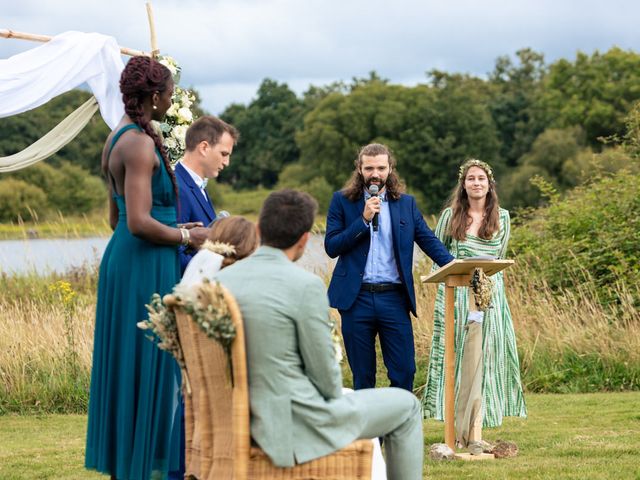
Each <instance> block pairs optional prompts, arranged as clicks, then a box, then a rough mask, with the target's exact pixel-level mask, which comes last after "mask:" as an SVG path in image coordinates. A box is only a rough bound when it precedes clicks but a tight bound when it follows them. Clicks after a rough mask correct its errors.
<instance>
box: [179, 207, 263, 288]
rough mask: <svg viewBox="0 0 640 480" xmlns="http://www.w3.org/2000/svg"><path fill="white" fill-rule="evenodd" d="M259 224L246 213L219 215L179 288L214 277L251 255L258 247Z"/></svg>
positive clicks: (187, 269) (188, 267) (192, 260)
mask: <svg viewBox="0 0 640 480" xmlns="http://www.w3.org/2000/svg"><path fill="white" fill-rule="evenodd" d="M258 243H259V241H258V231H257V230H256V225H255V224H254V223H253V222H250V221H249V220H247V219H246V218H244V217H240V216H231V217H224V218H219V219H217V220H216V221H215V222H214V223H213V226H212V227H211V231H210V232H209V235H208V237H207V240H206V241H205V242H204V243H203V245H202V247H200V250H199V251H198V253H197V254H196V255H195V256H194V257H193V258H192V259H191V261H190V262H189V264H188V265H187V268H186V270H185V271H184V275H183V276H182V280H180V283H179V284H178V291H180V290H181V289H188V288H190V287H192V286H194V285H196V284H199V283H201V282H202V281H203V280H204V279H208V280H210V281H212V280H213V278H214V277H215V275H216V274H217V273H218V272H219V271H220V270H221V269H223V268H224V267H227V266H229V265H231V264H233V263H235V262H236V261H238V260H241V259H243V258H245V257H247V256H249V255H251V254H252V253H253V252H254V251H255V249H256V248H258Z"/></svg>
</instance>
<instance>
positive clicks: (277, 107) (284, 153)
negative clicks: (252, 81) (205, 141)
mask: <svg viewBox="0 0 640 480" xmlns="http://www.w3.org/2000/svg"><path fill="white" fill-rule="evenodd" d="M301 115H302V106H301V104H300V101H299V100H298V99H297V97H296V95H295V93H294V92H293V91H291V90H290V89H289V87H288V86H287V85H286V84H279V83H277V82H275V81H273V80H270V79H265V80H263V82H262V84H261V85H260V87H259V89H258V93H257V98H256V99H255V100H253V101H252V102H251V103H250V104H249V106H247V107H245V106H242V105H232V106H230V107H229V108H227V109H226V110H225V111H224V112H223V113H222V115H221V118H222V119H224V120H225V121H227V122H229V123H231V124H232V125H234V126H235V127H236V128H237V129H238V130H240V135H241V137H240V141H239V142H238V145H237V146H236V147H235V148H234V151H233V156H232V159H231V163H230V165H229V167H227V168H226V169H225V170H224V171H223V172H222V174H221V175H220V181H221V182H227V183H230V184H231V185H233V186H234V188H236V189H247V188H255V187H258V186H263V187H266V188H271V187H273V186H274V185H275V184H276V182H277V181H278V174H279V172H280V171H281V170H282V168H283V167H284V166H285V165H287V164H289V163H292V162H294V161H296V160H297V159H298V147H297V146H296V144H295V141H294V136H295V131H296V128H298V126H299V124H300V123H301Z"/></svg>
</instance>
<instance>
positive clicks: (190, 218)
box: [175, 162, 216, 273]
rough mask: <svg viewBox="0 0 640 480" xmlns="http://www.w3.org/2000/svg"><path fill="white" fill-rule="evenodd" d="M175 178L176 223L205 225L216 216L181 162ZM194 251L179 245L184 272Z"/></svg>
mask: <svg viewBox="0 0 640 480" xmlns="http://www.w3.org/2000/svg"><path fill="white" fill-rule="evenodd" d="M175 173H176V180H177V181H178V195H179V198H178V202H179V203H178V223H188V222H202V223H203V224H204V226H205V227H206V226H207V225H209V224H210V223H211V222H213V220H215V218H216V211H215V210H214V208H213V204H212V203H211V200H207V199H206V198H205V197H204V195H202V191H201V190H200V188H199V187H198V185H196V182H194V181H193V178H192V177H191V175H189V172H187V170H186V169H185V168H184V167H183V166H182V164H181V163H179V162H178V163H177V164H176V169H175ZM194 255H195V252H193V253H189V252H188V251H186V247H183V246H180V248H179V249H178V256H179V258H180V270H181V272H182V273H184V270H185V268H187V264H188V263H189V262H190V261H191V258H192V257H193V256H194Z"/></svg>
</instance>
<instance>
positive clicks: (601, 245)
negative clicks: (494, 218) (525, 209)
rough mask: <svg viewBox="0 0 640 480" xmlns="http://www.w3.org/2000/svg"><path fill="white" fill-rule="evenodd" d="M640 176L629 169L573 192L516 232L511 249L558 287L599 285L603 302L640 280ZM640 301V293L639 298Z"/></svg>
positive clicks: (539, 276) (539, 277) (540, 276)
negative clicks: (616, 290) (620, 287)
mask: <svg viewBox="0 0 640 480" xmlns="http://www.w3.org/2000/svg"><path fill="white" fill-rule="evenodd" d="M638 245H640V176H639V175H638V174H637V173H631V172H628V171H626V170H622V171H619V172H617V173H616V174H614V175H612V176H610V177H602V178H598V179H595V180H593V181H592V182H590V183H588V184H586V185H584V186H580V187H578V188H576V189H575V190H573V191H572V192H570V193H569V194H568V195H567V197H566V198H565V199H564V200H559V201H556V202H553V203H552V204H551V205H550V206H549V207H546V208H543V209H540V210H538V211H537V212H536V213H535V216H534V217H533V218H532V219H531V220H530V221H528V222H527V223H525V224H524V225H522V226H521V227H520V228H518V229H516V230H515V231H514V234H513V235H512V241H511V248H512V249H513V251H514V253H515V255H516V256H517V257H518V258H519V259H520V260H521V261H525V262H528V263H529V264H530V265H532V267H533V268H532V271H534V272H538V273H537V278H532V279H531V280H532V281H537V282H540V283H543V282H544V283H546V284H548V285H549V286H550V287H551V288H553V289H555V290H556V291H560V290H562V289H567V290H572V291H578V290H579V289H580V288H581V284H582V283H588V284H593V285H594V286H595V287H596V292H597V295H598V297H599V298H598V300H599V301H600V302H601V303H603V304H610V303H613V304H615V303H617V302H618V301H619V299H618V298H617V296H616V293H615V287H616V286H619V285H621V284H622V285H627V286H630V285H636V284H638V283H639V282H640V254H639V250H638ZM634 301H635V304H636V306H640V298H635V300H634Z"/></svg>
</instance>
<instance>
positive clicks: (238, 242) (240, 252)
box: [208, 216, 260, 268]
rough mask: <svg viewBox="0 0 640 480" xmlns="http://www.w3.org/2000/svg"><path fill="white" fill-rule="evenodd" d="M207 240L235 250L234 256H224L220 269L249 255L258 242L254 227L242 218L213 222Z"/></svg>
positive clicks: (236, 217)
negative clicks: (227, 245) (225, 244)
mask: <svg viewBox="0 0 640 480" xmlns="http://www.w3.org/2000/svg"><path fill="white" fill-rule="evenodd" d="M208 240H210V241H212V242H220V243H228V244H229V245H231V246H232V247H234V248H235V250H236V252H235V253H234V254H230V255H225V256H224V260H222V266H221V267H220V268H224V267H228V266H229V265H231V264H233V263H235V262H237V261H238V260H242V259H243V258H245V257H248V256H249V255H251V254H252V253H253V252H254V251H255V249H256V248H258V244H259V242H260V240H259V238H258V231H257V230H256V225H255V223H253V222H250V221H249V220H247V219H246V218H244V217H239V216H232V217H224V218H220V219H218V220H216V221H215V222H213V226H212V227H211V231H210V232H209V236H208Z"/></svg>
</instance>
